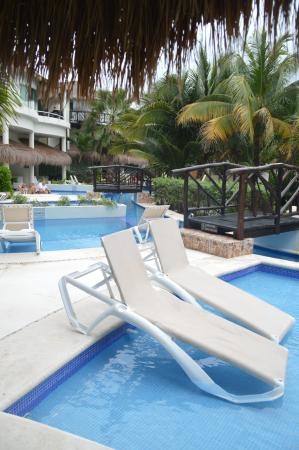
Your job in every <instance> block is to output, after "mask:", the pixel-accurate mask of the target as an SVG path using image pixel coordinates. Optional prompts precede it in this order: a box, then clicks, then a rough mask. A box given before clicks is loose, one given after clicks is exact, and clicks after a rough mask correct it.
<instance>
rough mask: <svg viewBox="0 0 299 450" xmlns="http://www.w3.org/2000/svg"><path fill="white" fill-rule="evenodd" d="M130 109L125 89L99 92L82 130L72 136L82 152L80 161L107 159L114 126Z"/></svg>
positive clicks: (72, 139) (74, 132) (73, 141)
mask: <svg viewBox="0 0 299 450" xmlns="http://www.w3.org/2000/svg"><path fill="white" fill-rule="evenodd" d="M129 107H130V100H129V99H128V97H127V93H126V91H124V90H123V89H119V90H116V91H114V92H110V91H105V90H101V91H98V92H97V96H96V98H95V100H94V101H93V102H92V105H91V112H90V114H89V115H88V117H87V118H86V120H85V121H84V122H83V125H82V127H81V129H80V130H78V131H73V132H72V134H71V142H72V143H73V144H75V145H76V147H77V148H78V149H79V150H80V152H81V154H80V157H79V160H80V161H81V160H82V159H85V160H88V161H90V162H101V161H102V160H103V158H105V156H106V155H107V152H108V148H109V146H110V145H111V142H112V140H113V137H114V131H113V127H112V125H113V124H114V122H115V121H116V120H118V119H119V117H120V116H121V114H124V113H125V112H126V111H128V109H129Z"/></svg>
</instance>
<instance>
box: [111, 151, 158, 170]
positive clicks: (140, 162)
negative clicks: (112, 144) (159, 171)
mask: <svg viewBox="0 0 299 450" xmlns="http://www.w3.org/2000/svg"><path fill="white" fill-rule="evenodd" d="M113 163H114V164H121V165H125V166H137V167H148V166H149V162H148V160H146V159H144V158H137V157H135V156H130V155H125V154H123V155H117V156H114V158H113Z"/></svg>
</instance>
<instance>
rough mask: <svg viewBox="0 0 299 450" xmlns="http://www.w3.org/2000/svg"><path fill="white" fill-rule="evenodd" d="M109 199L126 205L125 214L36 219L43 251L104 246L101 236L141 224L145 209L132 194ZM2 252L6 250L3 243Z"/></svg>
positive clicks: (29, 248) (14, 249)
mask: <svg viewBox="0 0 299 450" xmlns="http://www.w3.org/2000/svg"><path fill="white" fill-rule="evenodd" d="M109 198H113V200H115V201H116V202H118V203H125V204H126V205H127V213H126V217H124V218H122V217H116V218H111V217H110V218H109V217H103V218H95V219H52V220H35V221H34V227H35V229H36V230H37V231H38V232H39V233H40V235H41V242H42V250H44V251H47V250H48V251H52V250H69V249H79V248H92V247H98V246H99V245H101V241H100V238H101V237H102V236H105V235H106V234H110V233H115V232H116V231H121V230H124V229H126V228H130V227H132V226H134V225H136V224H137V223H138V221H139V218H140V216H141V214H142V211H143V209H142V208H141V207H139V206H138V205H137V204H136V203H135V202H134V197H133V196H132V195H131V194H128V195H127V194H124V195H120V194H117V195H114V196H113V197H109ZM49 208H50V206H49ZM8 251H9V253H19V252H34V251H35V245H34V244H32V243H25V244H11V245H9V247H8ZM1 252H3V250H2V248H1V246H0V253H1Z"/></svg>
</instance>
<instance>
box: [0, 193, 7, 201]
mask: <svg viewBox="0 0 299 450" xmlns="http://www.w3.org/2000/svg"><path fill="white" fill-rule="evenodd" d="M7 198H8V194H7V193H6V192H0V202H1V201H3V200H7Z"/></svg>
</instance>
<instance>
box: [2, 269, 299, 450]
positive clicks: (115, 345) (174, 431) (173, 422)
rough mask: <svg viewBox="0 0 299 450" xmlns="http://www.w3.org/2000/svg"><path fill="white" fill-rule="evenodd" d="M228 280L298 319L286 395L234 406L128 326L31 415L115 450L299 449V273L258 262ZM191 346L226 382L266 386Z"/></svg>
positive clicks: (290, 339)
mask: <svg viewBox="0 0 299 450" xmlns="http://www.w3.org/2000/svg"><path fill="white" fill-rule="evenodd" d="M224 279H226V280H230V283H232V284H234V285H236V286H238V287H240V288H242V289H244V290H246V291H248V292H251V293H253V294H255V295H258V296H260V297H261V298H263V299H265V300H267V301H269V302H270V303H272V304H273V305H276V306H278V307H281V308H282V309H284V310H285V311H286V312H288V313H290V314H292V315H293V316H294V317H296V318H297V324H296V325H295V327H294V329H293V330H292V331H291V333H289V335H288V336H287V338H286V339H285V340H284V342H283V344H284V345H286V347H287V348H288V349H289V364H288V375H287V379H286V390H285V396H284V397H283V398H281V399H279V400H276V401H274V402H270V403H263V404H255V405H233V404H230V403H228V402H225V401H222V400H220V399H217V398H214V397H212V396H209V395H207V394H204V393H202V392H201V391H200V390H199V389H197V388H196V387H195V386H194V385H193V384H192V383H191V382H190V381H189V380H188V379H187V377H186V376H185V374H184V373H183V372H182V370H181V369H180V368H179V367H178V365H177V364H176V363H174V361H173V360H172V359H171V358H170V357H169V355H168V354H167V353H166V352H165V351H164V350H163V349H162V348H161V347H160V346H159V345H158V344H157V343H156V342H155V341H154V340H153V339H152V338H150V337H148V336H147V335H145V334H144V333H142V332H139V331H137V330H135V329H132V328H129V329H128V330H126V331H124V332H123V333H122V335H121V337H119V338H118V339H116V340H115V339H114V341H113V342H112V344H111V345H109V346H107V342H106V343H105V340H104V344H103V347H102V349H101V351H100V353H98V354H97V355H96V356H95V357H94V358H92V359H91V360H90V361H89V362H87V363H86V365H84V366H83V367H81V368H80V369H79V370H78V371H77V372H76V373H74V374H73V375H72V376H71V377H69V378H68V379H67V380H66V381H64V382H63V383H62V384H60V385H59V386H58V387H57V388H56V389H53V386H52V385H51V383H52V382H51V383H50V382H48V385H51V387H50V391H51V392H50V393H49V395H48V396H47V397H45V398H44V399H43V400H42V401H41V402H40V403H39V404H37V405H36V406H35V407H34V408H33V409H32V410H31V411H30V412H29V413H27V417H28V418H30V419H32V420H36V421H39V422H42V423H46V424H49V425H51V426H54V427H57V428H61V429H63V430H66V431H69V432H72V433H75V434H79V435H80V436H84V437H87V438H89V439H92V440H95V441H97V442H100V443H102V444H106V445H109V446H111V447H113V448H115V449H116V450H160V449H167V450H181V449H184V450H185V449H186V450H199V449H203V450H224V449H225V450H253V449H257V450H275V449H277V450H278V449H279V450H281V449H285V450H295V449H298V448H299V426H298V417H299V383H298V380H299V345H298V344H299V326H298V319H299V272H298V271H294V270H287V269H282V268H277V267H272V266H266V265H258V266H255V267H254V268H250V269H246V270H245V271H240V272H237V273H234V274H230V275H228V276H225V277H224ZM184 348H186V349H189V352H190V354H191V355H192V356H193V357H194V358H196V359H197V360H198V362H199V363H200V364H201V365H203V366H205V369H206V370H207V372H208V373H209V375H210V376H212V377H213V378H214V379H215V380H217V381H218V382H219V381H220V380H221V382H222V383H223V385H224V386H225V388H227V389H231V390H233V391H235V392H236V391H237V392H239V393H240V392H242V393H244V392H245V391H246V392H251V391H256V389H258V388H259V382H258V381H257V380H255V379H253V378H251V377H250V376H248V375H245V374H244V373H242V372H240V371H239V370H236V369H233V368H231V367H230V366H229V365H227V364H226V363H223V362H221V361H220V360H218V359H216V358H214V357H210V356H208V355H206V354H203V353H201V352H199V351H197V350H194V349H193V348H190V347H188V346H184ZM72 364H73V363H72ZM46 383H47V382H46ZM45 385H46V384H45ZM46 389H48V388H47V387H46ZM29 397H30V394H29ZM29 397H28V398H29ZM27 401H28V399H27V400H26V401H25V402H24V405H25V406H24V408H25V409H24V411H23V414H24V412H25V411H26V407H27V411H28V403H26V402H27ZM31 401H32V395H31ZM26 405H27V406H26ZM15 410H16V409H15ZM10 412H14V410H13V408H12V409H10ZM18 413H19V414H21V412H20V409H19V412H18Z"/></svg>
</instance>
